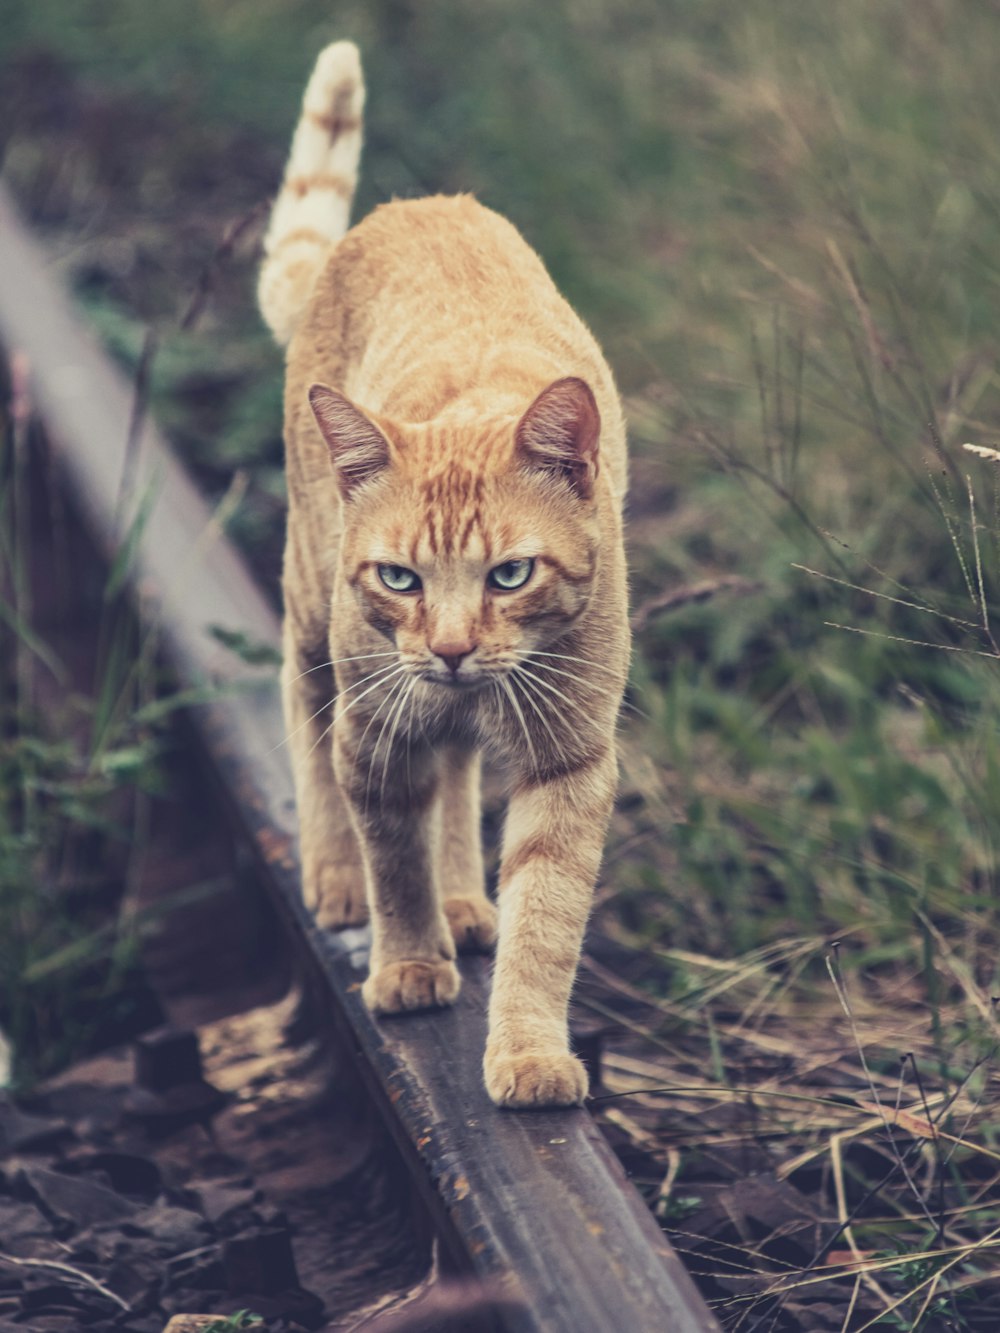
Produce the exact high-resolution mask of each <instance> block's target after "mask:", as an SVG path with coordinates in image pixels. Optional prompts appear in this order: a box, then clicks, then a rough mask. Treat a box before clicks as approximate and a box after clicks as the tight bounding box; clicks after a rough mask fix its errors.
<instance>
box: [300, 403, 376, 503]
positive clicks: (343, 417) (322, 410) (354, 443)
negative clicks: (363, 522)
mask: <svg viewBox="0 0 1000 1333" xmlns="http://www.w3.org/2000/svg"><path fill="white" fill-rule="evenodd" d="M309 406H310V407H311V408H312V410H313V416H314V417H315V418H316V424H317V426H319V428H320V431H321V432H322V435H323V439H324V440H326V442H327V445H328V446H329V449H330V457H331V458H332V459H333V466H334V468H335V469H336V472H337V481H338V482H339V483H340V491H341V494H342V495H343V497H344V499H345V500H349V499H350V498H351V495H352V493H353V492H354V491H355V490H356V489H357V487H358V486H360V485H362V483H363V482H366V481H371V479H372V478H373V477H375V476H377V475H378V473H379V472H381V471H382V470H383V469H384V468H387V467H388V466H389V462H390V454H389V441H388V440H387V439H386V438H385V436H384V435H383V434H382V432H381V431H380V430H379V428H378V426H376V425H375V423H374V422H373V421H371V420H369V418H368V417H366V416H365V414H364V412H362V411H360V409H358V408H356V407H355V406H354V404H353V403H352V402H351V400H350V399H349V398H345V397H344V395H343V394H342V393H338V392H337V390H336V389H328V388H327V387H326V385H325V384H314V385H313V386H312V388H311V389H310V390H309Z"/></svg>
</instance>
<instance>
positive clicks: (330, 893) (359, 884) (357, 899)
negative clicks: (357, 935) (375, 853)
mask: <svg viewBox="0 0 1000 1333" xmlns="http://www.w3.org/2000/svg"><path fill="white" fill-rule="evenodd" d="M304 896H305V902H306V906H307V907H308V908H309V910H310V912H312V914H313V916H314V917H315V919H316V924H317V926H319V927H320V929H321V930H346V929H347V928H348V927H349V926H363V925H364V924H365V922H366V921H367V920H368V903H367V901H366V899H365V885H364V878H363V874H362V872H361V870H360V868H358V867H355V866H341V865H325V866H321V867H320V868H319V869H318V870H317V871H316V872H315V873H314V874H312V875H310V876H308V877H307V879H306V882H305V894H304Z"/></svg>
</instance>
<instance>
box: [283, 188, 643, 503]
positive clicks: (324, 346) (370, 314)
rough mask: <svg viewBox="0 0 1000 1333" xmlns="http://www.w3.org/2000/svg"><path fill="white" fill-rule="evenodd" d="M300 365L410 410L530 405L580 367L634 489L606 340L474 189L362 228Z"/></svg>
mask: <svg viewBox="0 0 1000 1333" xmlns="http://www.w3.org/2000/svg"><path fill="white" fill-rule="evenodd" d="M289 371H290V380H291V381H292V382H294V381H297V380H299V379H301V380H302V385H303V387H307V383H306V382H307V381H308V382H312V381H314V380H317V379H320V380H322V379H323V378H324V377H326V380H327V382H329V383H333V384H335V385H337V386H338V387H340V388H342V389H343V390H344V391H345V392H346V393H347V394H348V395H350V396H352V397H354V398H355V399H356V400H357V401H358V402H360V403H362V404H363V405H364V406H366V407H367V408H370V409H371V410H374V411H376V412H378V411H383V412H385V413H386V414H387V415H388V416H390V417H396V418H397V419H399V420H409V421H426V420H429V419H432V418H434V417H436V416H440V415H442V414H444V413H448V412H453V411H457V410H460V405H464V404H468V403H471V404H473V405H474V406H479V405H480V404H481V405H482V406H484V407H485V406H487V403H488V405H489V406H490V407H492V408H493V409H494V410H498V411H503V410H510V411H514V412H519V411H521V410H523V409H524V407H525V406H526V405H527V403H528V402H530V401H531V399H532V398H533V397H534V396H535V394H536V393H537V392H539V391H540V390H541V389H542V388H543V387H544V386H545V385H546V384H549V383H551V382H552V381H553V380H555V379H557V378H559V377H560V376H564V375H577V376H580V377H581V378H583V379H585V380H586V381H587V382H588V383H589V384H590V385H591V387H592V388H593V391H594V393H595V396H596V398H597V402H598V407H599V410H600V413H601V418H602V421H603V422H604V425H605V430H604V432H602V435H603V439H604V448H605V450H606V454H607V459H608V462H609V464H610V466H611V472H612V475H613V477H614V487H613V489H614V490H615V491H616V492H617V493H618V495H619V496H620V495H621V494H622V493H623V491H624V483H625V465H624V448H625V439H624V423H623V420H622V415H621V408H620V403H619V399H618V394H617V391H616V389H615V385H614V380H613V378H612V375H611V371H610V369H609V368H608V365H607V363H606V361H605V359H604V357H603V355H602V354H601V351H600V348H599V347H598V345H597V342H596V340H595V339H594V337H593V335H592V334H591V333H590V331H589V329H588V328H587V327H586V325H585V324H584V323H583V321H582V320H581V319H580V318H579V316H578V315H577V314H576V313H575V311H574V310H573V309H572V307H571V306H570V305H569V303H568V302H567V301H566V300H565V299H564V298H563V297H562V296H561V295H560V293H559V291H558V289H557V288H556V286H555V283H554V282H553V281H552V279H551V277H550V276H549V274H548V272H547V270H546V268H545V266H544V264H543V263H542V261H541V259H540V258H539V256H538V255H537V254H536V253H535V251H534V250H533V249H532V248H531V246H530V245H529V244H528V243H527V241H526V240H525V239H524V238H523V237H522V236H521V234H520V233H519V232H518V230H517V228H516V227H514V226H513V224H512V223H510V222H508V221H507V220H506V219H505V218H503V217H501V216H500V214H498V213H495V212H493V210H492V209H489V208H487V207H485V206H484V205H483V204H480V203H479V202H478V201H477V200H475V199H474V198H472V197H471V196H469V195H455V196H447V195H433V196H430V197H426V198H421V199H412V200H393V201H392V202H391V203H388V204H383V205H381V206H380V207H378V208H376V209H375V210H374V211H373V212H372V213H370V214H369V215H368V216H367V217H366V218H364V219H363V220H362V221H361V222H359V223H358V224H357V225H356V226H355V227H353V228H352V229H351V230H350V231H349V232H348V233H347V234H346V235H345V236H344V238H343V239H342V240H341V241H340V242H339V243H338V245H337V246H336V248H335V250H334V251H333V253H332V254H331V256H330V259H329V260H328V262H327V264H326V266H325V268H324V270H323V272H322V274H321V275H320V277H319V280H318V282H317V285H316V290H315V293H314V296H313V299H312V301H311V302H310V304H309V307H308V310H307V312H306V315H305V318H304V320H303V322H302V325H301V327H300V329H299V331H298V333H297V334H296V336H295V338H294V340H293V342H292V345H291V346H290V348H289Z"/></svg>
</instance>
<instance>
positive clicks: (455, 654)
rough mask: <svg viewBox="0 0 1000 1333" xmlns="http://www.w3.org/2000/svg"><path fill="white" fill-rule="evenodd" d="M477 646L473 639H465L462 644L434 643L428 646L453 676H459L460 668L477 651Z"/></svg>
mask: <svg viewBox="0 0 1000 1333" xmlns="http://www.w3.org/2000/svg"><path fill="white" fill-rule="evenodd" d="M475 646H476V645H475V644H474V643H473V642H472V640H471V639H465V640H463V641H462V642H461V643H458V642H456V643H432V644H429V645H428V647H429V648H430V650H431V652H432V653H433V654H434V656H435V657H440V659H441V661H442V662H443V663H444V664H445V666H446V667H447V668H448V670H449V671H450V672H451V674H452V675H453V676H454V675H456V674H457V672H458V668H459V667H460V666H461V665H462V662H463V661H464V659H465V658H467V657H468V656H469V654H470V653H471V652H472V651H473V650H474V649H475Z"/></svg>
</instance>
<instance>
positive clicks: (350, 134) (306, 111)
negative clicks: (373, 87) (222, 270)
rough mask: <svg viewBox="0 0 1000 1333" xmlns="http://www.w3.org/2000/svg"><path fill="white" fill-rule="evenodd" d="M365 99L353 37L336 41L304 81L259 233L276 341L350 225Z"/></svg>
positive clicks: (260, 294)
mask: <svg viewBox="0 0 1000 1333" xmlns="http://www.w3.org/2000/svg"><path fill="white" fill-rule="evenodd" d="M364 102H365V84H364V79H363V78H362V75H361V57H360V56H359V54H358V48H357V47H356V46H355V45H354V43H353V42H334V43H333V45H332V46H328V47H327V48H326V49H325V50H324V51H323V52H322V53H321V54H320V57H319V59H318V60H317V61H316V68H315V69H314V70H313V73H312V78H311V79H310V80H309V83H308V85H307V86H306V91H305V96H304V98H303V99H302V115H301V116H300V117H299V123H298V126H297V127H296V130H295V135H294V137H293V139H292V148H291V152H290V153H289V155H288V165H287V166H286V168H285V179H284V183H283V185H282V187H281V193H280V194H279V195H278V197H277V199H276V200H275V204H274V210H273V212H272V213H271V225H270V227H269V228H268V231H267V236H266V237H265V239H264V264H263V267H262V268H261V273H260V282H259V284H258V287H257V301H258V304H259V305H260V311H261V314H262V315H263V316H264V321H265V323H266V324H267V325H268V327H269V328H270V330H271V332H272V333H273V334H274V336H275V338H276V339H277V340H278V342H279V343H287V342H288V340H289V339H290V338H291V336H292V334H293V333H294V332H295V328H296V326H297V324H298V322H299V320H300V319H301V317H302V314H303V312H304V311H305V308H306V305H307V304H308V302H309V298H310V296H311V295H312V292H313V287H314V286H315V283H316V279H317V277H318V276H319V272H320V270H321V268H322V267H323V265H324V263H325V261H326V259H327V257H328V255H329V253H330V248H331V246H333V245H335V244H336V242H337V241H339V240H340V238H341V237H342V236H343V234H344V233H345V232H346V231H347V224H348V218H349V216H350V211H351V201H352V199H353V198H354V187H355V186H356V184H357V180H358V161H359V159H360V157H361V112H362V109H363V107H364Z"/></svg>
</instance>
